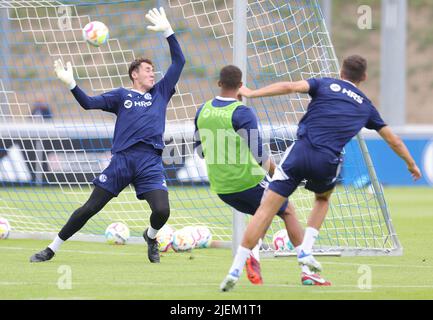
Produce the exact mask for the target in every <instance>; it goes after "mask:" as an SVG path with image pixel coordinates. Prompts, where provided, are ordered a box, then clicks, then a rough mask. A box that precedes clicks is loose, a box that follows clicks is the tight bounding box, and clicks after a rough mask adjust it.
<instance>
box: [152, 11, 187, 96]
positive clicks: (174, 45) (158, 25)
mask: <svg viewBox="0 0 433 320" xmlns="http://www.w3.org/2000/svg"><path fill="white" fill-rule="evenodd" d="M146 19H147V20H149V21H150V22H151V23H153V24H154V25H153V26H148V27H147V28H148V29H149V30H152V31H161V32H164V36H165V37H166V38H167V41H168V44H169V46H170V55H171V65H170V67H169V68H168V70H167V73H166V74H165V76H164V80H163V81H164V85H165V86H166V87H167V89H168V90H172V89H173V88H174V87H175V85H176V83H177V82H178V81H179V78H180V74H181V72H182V69H183V66H184V65H185V57H184V55H183V53H182V49H181V48H180V45H179V42H178V41H177V39H176V36H175V35H174V31H173V29H172V27H171V25H170V23H169V22H168V19H167V16H166V15H165V11H164V8H162V7H161V8H159V11H158V10H157V9H155V8H154V9H152V10H149V12H148V13H147V14H146Z"/></svg>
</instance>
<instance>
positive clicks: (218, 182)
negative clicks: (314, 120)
mask: <svg viewBox="0 0 433 320" xmlns="http://www.w3.org/2000/svg"><path fill="white" fill-rule="evenodd" d="M218 85H219V87H220V95H219V96H217V97H215V98H214V99H213V100H210V101H207V102H206V103H205V104H203V105H202V106H201V107H200V108H199V109H198V110H197V114H196V117H195V144H194V148H196V149H197V151H198V154H199V156H202V157H204V159H205V160H206V166H207V171H208V177H209V183H210V189H211V190H212V191H214V192H215V193H216V194H217V195H218V197H219V198H220V199H221V200H222V201H224V202H225V203H227V204H228V205H230V206H231V207H233V208H235V209H236V210H237V211H239V212H243V213H245V214H250V215H253V214H254V213H255V212H256V210H257V209H258V207H259V206H260V202H261V199H262V196H263V194H264V192H265V190H266V188H267V186H268V184H269V181H270V180H269V177H267V174H269V176H272V175H273V173H274V170H275V164H274V162H273V161H272V160H271V158H270V157H269V156H268V154H267V153H266V152H265V151H264V150H263V146H262V138H261V135H260V132H259V128H258V120H257V116H256V114H255V112H254V109H252V108H248V107H246V106H245V105H244V104H242V102H239V101H238V99H237V97H238V90H239V88H240V87H241V86H242V72H241V70H240V69H239V68H237V67H236V66H232V65H229V66H226V67H224V68H222V69H221V71H220V79H219V82H218ZM278 216H280V217H281V218H282V219H283V220H284V223H285V226H286V229H287V233H288V235H289V238H290V241H291V242H292V244H293V245H294V246H295V249H296V250H298V249H299V246H300V245H301V243H302V240H303V234H304V232H303V229H302V227H301V225H300V224H299V221H298V219H297V217H296V215H295V210H294V207H293V205H291V204H289V203H288V202H285V203H284V204H283V206H282V207H281V208H280V210H279V211H278ZM263 236H264V234H263V235H262V238H263ZM260 245H261V242H259V244H258V245H257V246H256V248H255V249H254V250H253V252H252V254H251V255H250V257H249V258H248V259H247V263H246V270H247V276H248V279H249V280H250V282H251V283H253V284H262V283H263V279H262V276H261V272H260V263H259V254H258V251H259V247H260ZM301 268H302V272H303V273H313V272H312V271H310V269H309V268H308V267H307V266H301ZM238 272H239V274H240V273H241V272H242V270H239V271H238Z"/></svg>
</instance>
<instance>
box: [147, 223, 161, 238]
mask: <svg viewBox="0 0 433 320" xmlns="http://www.w3.org/2000/svg"><path fill="white" fill-rule="evenodd" d="M158 231H159V230H156V229H153V228H152V227H151V226H150V227H149V229H147V236H148V237H149V238H150V239H155V238H156V234H157V233H158Z"/></svg>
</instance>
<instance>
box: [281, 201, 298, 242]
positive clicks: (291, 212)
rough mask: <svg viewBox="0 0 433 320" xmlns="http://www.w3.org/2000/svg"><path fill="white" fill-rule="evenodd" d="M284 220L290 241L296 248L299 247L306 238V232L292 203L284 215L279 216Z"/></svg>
mask: <svg viewBox="0 0 433 320" xmlns="http://www.w3.org/2000/svg"><path fill="white" fill-rule="evenodd" d="M279 217H281V219H283V221H284V224H285V226H286V230H287V234H288V235H289V239H290V241H291V242H292V244H293V245H294V246H295V247H298V246H300V245H301V243H302V239H303V238H304V230H303V229H302V226H301V224H300V223H299V220H298V217H297V216H296V210H295V207H294V206H293V204H292V203H290V202H289V205H288V206H287V208H286V210H285V211H284V213H283V214H282V215H279Z"/></svg>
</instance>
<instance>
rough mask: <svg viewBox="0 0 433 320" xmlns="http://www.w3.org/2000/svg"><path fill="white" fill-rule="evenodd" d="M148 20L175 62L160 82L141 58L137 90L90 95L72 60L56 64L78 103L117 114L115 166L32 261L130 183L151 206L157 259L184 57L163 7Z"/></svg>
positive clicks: (150, 235) (152, 256) (149, 236)
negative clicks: (168, 131) (167, 145)
mask: <svg viewBox="0 0 433 320" xmlns="http://www.w3.org/2000/svg"><path fill="white" fill-rule="evenodd" d="M146 18H147V19H148V20H149V21H150V22H152V23H153V24H154V25H153V26H148V27H147V28H148V29H149V30H153V31H162V32H164V36H165V37H166V38H167V41H168V44H169V46H170V53H171V58H172V64H171V65H170V67H169V68H168V71H167V73H166V74H165V76H164V77H163V79H162V80H160V81H159V82H157V83H156V84H155V73H154V70H153V65H152V62H151V61H150V60H148V59H143V58H140V59H136V60H135V61H133V62H132V63H131V65H130V67H129V77H130V79H131V81H132V84H133V85H132V87H133V89H131V90H128V89H125V88H119V89H116V90H113V91H110V92H107V93H104V94H102V95H100V96H96V97H89V96H87V95H86V94H85V93H84V92H83V91H82V90H81V89H80V88H79V87H78V86H77V85H76V83H75V80H74V77H73V71H72V66H71V64H70V62H68V63H67V65H66V70H65V68H64V67H63V63H62V62H61V60H57V61H56V62H55V71H56V73H57V76H58V78H59V79H60V80H62V81H63V82H64V83H65V84H66V85H67V86H68V87H69V88H70V89H71V92H72V94H73V95H74V97H75V99H76V100H77V101H78V103H79V104H80V105H81V106H82V107H83V108H84V109H86V110H95V109H100V110H103V111H106V112H110V113H114V114H116V116H117V120H116V125H115V129H114V138H113V146H112V150H111V151H112V154H113V156H112V158H111V162H110V165H109V166H108V167H107V168H106V169H105V170H104V171H103V172H102V174H101V175H99V176H98V177H97V178H95V179H94V181H93V183H94V185H95V188H94V190H93V192H92V194H91V196H90V198H89V200H88V201H87V202H86V203H85V204H84V205H83V206H82V207H81V208H79V209H77V210H76V211H75V212H74V213H73V214H72V215H71V217H70V218H69V220H68V222H67V223H66V225H65V226H64V227H63V228H62V230H61V231H60V232H59V234H58V236H57V237H56V239H54V241H53V242H52V243H51V244H50V245H49V246H48V248H46V249H44V250H42V251H41V252H39V253H36V254H35V255H33V256H32V257H31V258H30V261H31V262H40V261H46V260H50V259H51V258H52V257H53V256H54V254H55V252H56V251H57V250H58V249H59V247H60V245H61V244H62V243H63V242H64V241H66V240H67V239H69V238H70V237H71V236H72V235H74V234H75V233H76V232H78V231H79V230H80V229H81V228H82V227H83V226H84V224H85V223H86V222H87V221H88V220H89V219H90V218H91V217H92V216H93V215H95V214H96V213H98V212H99V211H100V210H101V209H102V208H103V207H104V206H105V205H106V204H107V203H108V202H109V201H110V200H111V199H112V198H113V197H117V196H118V194H119V193H120V192H121V191H122V190H123V189H124V188H125V187H127V186H128V185H129V184H133V185H134V187H135V191H136V195H137V198H138V199H140V200H146V201H147V202H148V203H149V206H150V208H151V210H152V213H151V216H150V227H149V228H147V229H146V230H145V232H144V233H143V237H144V239H145V240H146V242H147V244H148V258H149V260H150V262H153V263H158V262H159V261H160V258H159V249H158V243H157V241H156V233H157V232H158V230H159V229H161V228H162V227H163V226H164V224H165V223H166V222H167V220H168V217H169V215H170V206H169V201H168V191H167V185H166V182H165V178H164V169H163V165H162V157H161V155H162V150H163V148H164V141H163V134H164V130H165V118H166V110H167V104H168V102H169V101H170V99H171V97H172V95H173V94H174V92H175V85H176V83H177V82H178V80H179V77H180V74H181V72H182V69H183V66H184V64H185V58H184V56H183V53H182V50H181V48H180V46H179V43H178V41H177V39H176V37H175V35H174V32H173V30H172V28H171V26H170V23H169V22H168V20H167V17H166V15H165V12H164V9H163V8H160V11H158V10H157V9H153V10H150V11H149V12H148V14H146Z"/></svg>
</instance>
